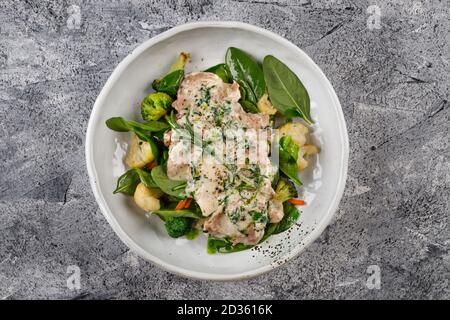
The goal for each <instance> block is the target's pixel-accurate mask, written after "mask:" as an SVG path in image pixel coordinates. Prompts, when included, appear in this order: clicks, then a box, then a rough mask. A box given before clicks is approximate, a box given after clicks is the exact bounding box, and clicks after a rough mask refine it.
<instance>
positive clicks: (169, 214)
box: [152, 209, 202, 221]
mask: <svg viewBox="0 0 450 320" xmlns="http://www.w3.org/2000/svg"><path fill="white" fill-rule="evenodd" d="M152 213H153V214H157V215H158V216H159V217H160V218H161V219H163V220H164V221H165V220H166V219H167V218H173V217H186V218H194V219H200V218H201V217H202V215H201V214H199V213H198V212H196V211H193V210H186V209H184V210H171V209H160V210H156V211H152Z"/></svg>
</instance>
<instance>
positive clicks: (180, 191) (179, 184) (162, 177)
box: [151, 165, 186, 199]
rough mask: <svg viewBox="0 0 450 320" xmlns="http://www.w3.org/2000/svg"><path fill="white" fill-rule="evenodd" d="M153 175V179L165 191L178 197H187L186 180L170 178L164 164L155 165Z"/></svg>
mask: <svg viewBox="0 0 450 320" xmlns="http://www.w3.org/2000/svg"><path fill="white" fill-rule="evenodd" d="M151 175H152V178H153V181H154V182H155V183H156V184H157V185H158V187H159V188H160V189H161V190H162V191H163V192H164V193H166V194H168V195H171V196H174V197H176V198H178V199H184V198H186V193H185V188H186V181H179V180H171V179H169V177H168V176H167V173H166V170H165V168H164V166H162V165H159V166H157V167H154V168H153V169H152V171H151Z"/></svg>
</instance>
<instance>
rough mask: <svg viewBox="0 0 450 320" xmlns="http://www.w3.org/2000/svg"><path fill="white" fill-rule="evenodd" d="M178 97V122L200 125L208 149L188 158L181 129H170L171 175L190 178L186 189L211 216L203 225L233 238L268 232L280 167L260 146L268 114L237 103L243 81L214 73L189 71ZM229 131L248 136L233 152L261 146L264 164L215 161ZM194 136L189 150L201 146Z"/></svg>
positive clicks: (251, 240) (252, 239)
mask: <svg viewBox="0 0 450 320" xmlns="http://www.w3.org/2000/svg"><path fill="white" fill-rule="evenodd" d="M177 97H178V98H177V100H176V101H174V102H173V107H174V108H175V109H176V110H177V111H178V114H177V123H178V124H179V126H180V128H182V129H187V131H189V133H192V132H198V130H201V131H200V132H202V133H203V134H202V135H200V137H202V138H203V139H201V145H200V147H201V148H203V152H204V153H203V157H199V159H198V161H197V160H196V159H194V158H195V157H192V154H191V159H190V161H185V160H186V157H187V155H186V154H184V150H186V149H189V148H186V145H185V144H183V141H182V139H180V138H179V137H176V132H175V131H176V130H172V132H171V133H168V134H166V135H165V137H164V143H165V144H166V145H169V159H168V162H167V174H168V176H169V178H171V179H177V180H179V179H180V178H183V179H186V180H187V182H188V184H187V188H186V192H187V193H188V194H191V195H193V197H194V199H195V201H196V202H197V204H198V205H199V207H200V209H201V211H202V214H203V215H204V216H205V217H206V218H205V222H204V226H203V227H204V230H205V231H207V232H208V233H209V234H211V235H213V236H215V237H219V238H228V239H230V240H231V241H232V242H233V243H245V244H256V243H258V242H259V241H260V240H261V238H262V237H263V235H264V228H265V226H266V224H267V222H268V220H269V218H268V215H269V214H270V212H269V205H268V204H269V203H270V202H271V199H272V197H273V195H274V191H273V189H272V187H271V181H272V177H273V175H274V173H275V170H274V167H273V165H272V164H271V163H270V161H269V159H268V153H269V148H266V149H262V151H261V150H259V151H258V149H257V148H258V138H259V137H260V135H259V132H260V131H261V130H267V129H268V127H269V116H268V115H267V114H251V113H246V112H245V111H244V110H243V109H242V107H241V105H240V104H239V103H238V101H239V99H240V92H239V85H238V84H237V83H236V82H233V83H232V84H229V83H224V82H223V81H222V79H221V78H219V77H218V76H217V75H215V74H212V73H209V72H195V73H191V74H188V75H186V77H185V78H184V80H183V82H182V83H181V85H180V88H179V90H178V96H177ZM228 130H231V131H233V132H235V133H236V132H237V133H238V134H236V135H235V136H236V137H240V138H242V137H246V140H241V141H239V139H236V147H235V148H234V149H233V150H231V152H230V153H231V154H232V155H236V156H237V155H238V152H237V149H239V148H244V149H243V150H244V153H243V154H244V156H247V157H249V155H250V153H251V151H256V154H257V157H256V161H257V162H258V163H259V166H258V163H257V164H256V167H255V164H254V163H252V162H248V161H241V162H239V161H240V160H245V159H239V158H238V159H235V158H234V157H232V159H235V160H236V161H234V162H232V163H231V165H230V166H228V165H227V164H224V163H222V162H220V161H216V160H217V158H220V156H222V154H220V153H217V152H216V150H224V149H220V148H217V149H216V147H217V146H218V145H217V144H218V143H220V142H222V143H223V142H224V141H223V140H222V136H223V133H224V132H228ZM253 131H254V132H253ZM217 132H218V133H219V134H217ZM245 132H248V133H249V134H253V135H246V134H244V133H245ZM205 133H206V134H205ZM266 136H267V135H266ZM269 136H270V135H269ZM189 138H190V141H189V144H192V148H191V149H190V150H193V149H195V148H196V147H199V146H198V144H199V142H198V141H197V140H196V137H194V138H192V137H190V135H189ZM219 138H220V139H219ZM266 142H267V139H266ZM244 145H245V147H244ZM245 150H246V151H245ZM226 155H227V157H228V156H230V154H226ZM257 169H258V170H257ZM275 209H277V208H275ZM275 209H272V211H273V213H272V215H273V216H276V217H275V218H274V219H275V220H276V219H281V218H282V215H281V218H280V213H279V212H276V210H275ZM281 214H282V213H281ZM270 219H272V218H270Z"/></svg>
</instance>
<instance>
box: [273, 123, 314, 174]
mask: <svg viewBox="0 0 450 320" xmlns="http://www.w3.org/2000/svg"><path fill="white" fill-rule="evenodd" d="M308 132H309V130H308V128H307V127H306V126H304V125H303V124H301V123H298V122H296V123H293V122H289V123H286V124H285V125H283V126H281V128H280V129H279V131H278V133H279V137H280V138H281V137H284V136H290V137H291V138H292V140H293V141H294V142H295V144H296V145H298V146H299V150H298V158H297V168H298V170H303V169H305V168H306V167H307V166H308V161H307V160H306V159H305V158H306V157H308V156H312V155H314V154H316V153H319V151H320V150H319V148H318V147H316V146H315V145H313V144H306V135H307V134H308Z"/></svg>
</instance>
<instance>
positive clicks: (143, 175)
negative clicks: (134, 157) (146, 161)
mask: <svg viewBox="0 0 450 320" xmlns="http://www.w3.org/2000/svg"><path fill="white" fill-rule="evenodd" d="M134 170H136V172H137V174H138V176H139V179H140V180H141V182H142V183H143V184H144V185H145V186H146V187H147V188H158V185H157V184H156V183H155V181H153V178H152V175H151V174H150V172H147V171H144V170H142V169H134Z"/></svg>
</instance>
